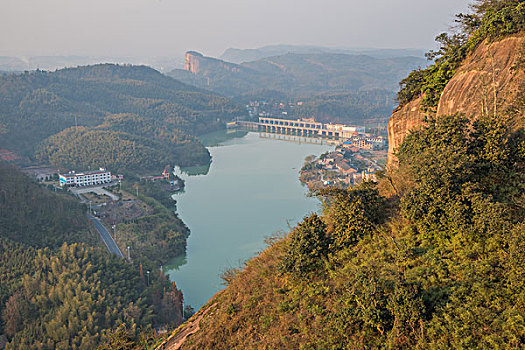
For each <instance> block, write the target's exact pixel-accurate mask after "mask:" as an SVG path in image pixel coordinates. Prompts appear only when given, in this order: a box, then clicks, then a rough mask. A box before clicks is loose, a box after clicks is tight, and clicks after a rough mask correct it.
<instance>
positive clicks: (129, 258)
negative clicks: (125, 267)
mask: <svg viewBox="0 0 525 350" xmlns="http://www.w3.org/2000/svg"><path fill="white" fill-rule="evenodd" d="M128 260H129V261H131V257H130V255H129V245H128Z"/></svg>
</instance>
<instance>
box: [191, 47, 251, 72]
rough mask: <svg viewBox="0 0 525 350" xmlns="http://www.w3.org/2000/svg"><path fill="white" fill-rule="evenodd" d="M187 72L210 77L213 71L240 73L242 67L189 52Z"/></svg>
mask: <svg viewBox="0 0 525 350" xmlns="http://www.w3.org/2000/svg"><path fill="white" fill-rule="evenodd" d="M185 58H186V64H185V67H184V68H185V70H187V71H188V72H191V73H193V74H199V73H201V74H204V75H208V74H209V73H210V72H209V71H210V70H211V71H213V70H225V71H228V72H240V71H241V69H242V67H240V66H239V65H237V64H234V63H229V62H224V61H221V60H218V59H216V58H212V57H206V56H204V55H202V54H201V53H199V52H195V51H188V52H186V55H185Z"/></svg>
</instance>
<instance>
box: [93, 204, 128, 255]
mask: <svg viewBox="0 0 525 350" xmlns="http://www.w3.org/2000/svg"><path fill="white" fill-rule="evenodd" d="M88 217H89V219H90V220H91V221H93V224H94V225H95V228H96V229H97V231H98V234H99V235H100V238H102V241H104V244H105V245H106V247H107V248H108V250H109V252H110V253H113V254H117V256H119V257H121V258H124V254H122V252H121V251H120V249H119V247H118V246H117V243H115V241H114V240H113V237H111V234H110V233H109V231H108V229H107V228H105V227H104V225H102V223H101V222H100V219H98V218H96V217H94V216H93V215H91V214H88Z"/></svg>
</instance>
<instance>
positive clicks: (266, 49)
mask: <svg viewBox="0 0 525 350" xmlns="http://www.w3.org/2000/svg"><path fill="white" fill-rule="evenodd" d="M288 53H296V54H321V53H342V54H349V55H366V56H371V57H375V58H392V57H402V56H414V57H424V53H425V52H424V51H423V50H420V49H376V48H357V47H356V48H337V47H334V48H332V47H322V46H303V45H268V46H263V47H260V48H256V49H236V48H229V49H227V50H226V51H224V53H223V54H222V55H221V56H220V57H219V58H220V59H221V60H224V61H228V62H232V63H238V64H239V63H243V62H250V61H257V60H260V59H263V58H267V57H271V56H281V55H285V54H288Z"/></svg>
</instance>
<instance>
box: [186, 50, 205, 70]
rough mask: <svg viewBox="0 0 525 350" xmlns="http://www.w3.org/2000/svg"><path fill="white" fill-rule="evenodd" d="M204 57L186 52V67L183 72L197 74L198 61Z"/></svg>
mask: <svg viewBox="0 0 525 350" xmlns="http://www.w3.org/2000/svg"><path fill="white" fill-rule="evenodd" d="M203 57H204V56H203V55H202V54H200V53H198V52H195V51H188V52H186V55H185V58H186V65H185V67H184V68H185V70H187V71H189V72H192V73H193V74H197V73H199V71H200V60H201V58H203Z"/></svg>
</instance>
